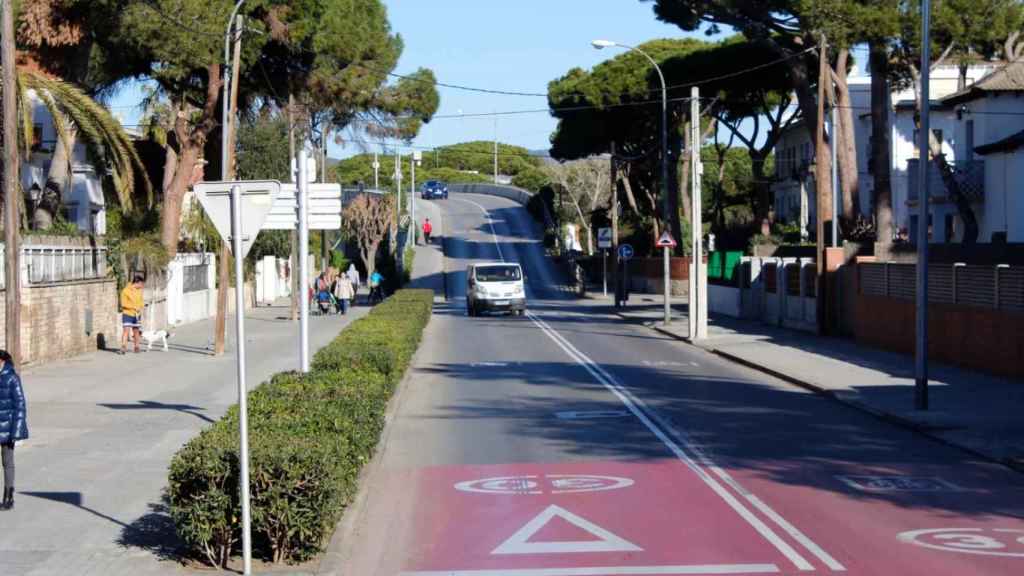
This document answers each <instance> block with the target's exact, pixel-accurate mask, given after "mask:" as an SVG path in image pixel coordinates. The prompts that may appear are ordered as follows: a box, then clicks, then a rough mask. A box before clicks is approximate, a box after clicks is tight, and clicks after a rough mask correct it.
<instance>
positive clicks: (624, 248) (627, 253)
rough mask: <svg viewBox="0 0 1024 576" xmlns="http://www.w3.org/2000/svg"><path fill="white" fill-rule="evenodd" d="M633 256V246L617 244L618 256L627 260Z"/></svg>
mask: <svg viewBox="0 0 1024 576" xmlns="http://www.w3.org/2000/svg"><path fill="white" fill-rule="evenodd" d="M632 257H633V246H632V245H630V244H619V258H622V259H623V260H629V259H630V258H632Z"/></svg>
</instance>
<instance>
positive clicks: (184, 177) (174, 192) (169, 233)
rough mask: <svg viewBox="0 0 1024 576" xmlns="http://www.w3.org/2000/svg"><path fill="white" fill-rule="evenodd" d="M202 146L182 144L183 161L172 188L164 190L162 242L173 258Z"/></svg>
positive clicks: (161, 222) (172, 182)
mask: <svg viewBox="0 0 1024 576" xmlns="http://www.w3.org/2000/svg"><path fill="white" fill-rule="evenodd" d="M201 150H202V147H201V146H196V145H195V144H193V143H190V142H184V143H182V150H181V159H180V162H179V163H178V165H177V166H176V167H175V168H176V169H175V171H174V177H173V178H172V179H171V186H170V188H168V189H166V190H164V203H163V207H162V208H163V214H162V216H161V218H160V220H161V221H160V241H161V243H162V244H163V245H164V248H166V249H167V253H168V254H169V255H170V256H171V257H172V258H173V257H174V256H175V255H177V253H178V238H179V237H180V236H181V208H182V206H181V204H182V202H183V201H184V199H185V191H186V190H188V185H189V181H190V180H191V178H192V170H193V168H194V167H195V165H196V162H198V161H199V154H200V151H201Z"/></svg>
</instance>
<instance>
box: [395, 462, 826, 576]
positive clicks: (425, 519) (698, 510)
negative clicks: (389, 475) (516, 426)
mask: <svg viewBox="0 0 1024 576" xmlns="http://www.w3.org/2000/svg"><path fill="white" fill-rule="evenodd" d="M418 475H419V481H418V489H417V493H418V494H420V495H421V496H425V495H430V496H429V497H421V498H419V499H418V503H417V510H416V513H415V534H416V536H415V537H414V540H415V543H414V545H413V546H412V552H411V554H410V556H409V557H408V558H407V561H406V564H405V571H404V572H403V573H404V574H407V575H410V576H413V575H415V576H433V575H437V576H440V575H446V576H453V575H454V576H491V575H495V576H496V575H499V574H501V575H507V576H517V575H521V576H561V575H570V576H578V575H590V574H593V575H617V574H763V573H797V572H800V570H798V569H797V564H795V563H794V561H793V558H792V556H794V555H795V556H796V557H798V558H799V559H800V560H803V561H804V562H809V564H810V566H807V565H804V566H803V567H804V571H809V570H811V569H813V568H814V567H821V566H820V563H815V562H814V559H813V558H811V557H810V556H809V555H808V554H807V553H799V552H796V551H795V546H794V545H793V544H792V543H791V542H787V541H786V539H784V538H782V537H781V536H780V533H779V531H778V530H777V529H776V530H771V529H770V528H767V529H766V524H764V523H763V522H762V520H761V519H760V518H757V517H756V515H752V513H751V512H750V510H749V508H748V507H747V506H745V505H743V504H742V503H739V502H738V500H736V499H735V496H734V495H732V494H731V493H728V494H729V495H728V497H726V498H723V496H722V495H721V494H720V493H719V492H717V491H716V490H715V489H714V488H712V486H711V485H709V484H708V482H707V481H706V480H704V479H702V477H701V473H700V472H696V471H695V470H693V469H691V468H690V467H689V466H687V465H686V464H685V463H683V462H681V461H678V460H669V459H666V460H657V461H645V462H621V461H609V462H587V463H552V464H533V463H531V464H514V465H499V466H457V467H444V468H427V469H422V470H420V471H418ZM729 499H732V503H730V501H729ZM737 504H738V506H739V508H740V509H742V510H743V513H741V512H738V511H737V507H736V506H737ZM751 518H753V521H751ZM773 540H775V541H774V542H773ZM780 543H781V546H782V548H784V549H780V546H779V544H780ZM808 558H810V561H808Z"/></svg>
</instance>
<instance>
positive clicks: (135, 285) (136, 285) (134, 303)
mask: <svg viewBox="0 0 1024 576" xmlns="http://www.w3.org/2000/svg"><path fill="white" fill-rule="evenodd" d="M144 285H145V280H144V279H143V278H142V276H141V275H139V274H136V275H135V276H134V277H133V278H132V282H131V284H129V285H127V286H125V287H124V290H121V325H122V327H123V328H122V331H121V349H120V350H118V354H122V355H123V354H124V353H125V352H126V351H127V349H128V339H129V338H131V340H132V342H134V344H135V352H136V353H138V352H139V350H140V346H141V343H142V342H141V341H142V309H143V308H144V307H145V302H144V301H143V299H142V287H143V286H144Z"/></svg>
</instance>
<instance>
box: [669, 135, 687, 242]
mask: <svg viewBox="0 0 1024 576" xmlns="http://www.w3.org/2000/svg"><path fill="white" fill-rule="evenodd" d="M682 149H683V135H682V134H680V132H679V123H678V122H673V123H672V124H671V125H670V126H669V133H668V160H669V161H670V162H671V163H670V164H669V171H668V190H666V191H665V193H666V194H668V195H669V197H668V198H669V213H668V214H666V215H665V221H666V222H667V224H666V226H669V227H670V228H671V230H672V235H673V236H674V237H675V239H676V248H675V252H676V254H677V255H680V256H681V255H683V223H682V218H681V216H680V213H679V196H680V194H679V162H678V160H679V157H680V156H681V155H682ZM673 190H674V191H675V192H676V193H674V194H673V193H671V191H673Z"/></svg>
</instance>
